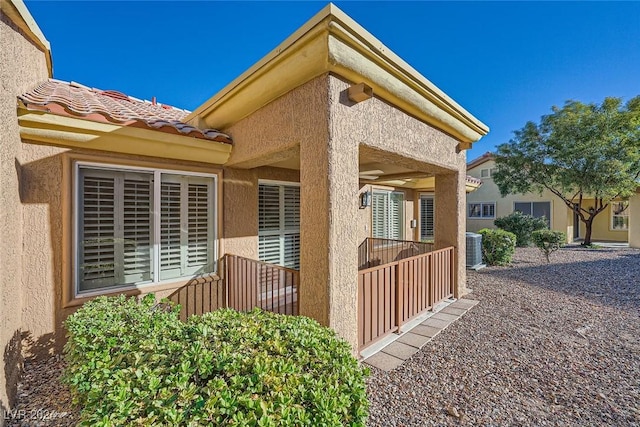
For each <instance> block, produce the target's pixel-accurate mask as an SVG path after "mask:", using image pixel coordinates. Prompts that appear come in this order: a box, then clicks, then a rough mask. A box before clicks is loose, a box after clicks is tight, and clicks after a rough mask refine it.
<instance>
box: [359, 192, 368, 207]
mask: <svg viewBox="0 0 640 427" xmlns="http://www.w3.org/2000/svg"><path fill="white" fill-rule="evenodd" d="M369 206H371V191H365V192H364V193H360V209H364V208H366V207H369Z"/></svg>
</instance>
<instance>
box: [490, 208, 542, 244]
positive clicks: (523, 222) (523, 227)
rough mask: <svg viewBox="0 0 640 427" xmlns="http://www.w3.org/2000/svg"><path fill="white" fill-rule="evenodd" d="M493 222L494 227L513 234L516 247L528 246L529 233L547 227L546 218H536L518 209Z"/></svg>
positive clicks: (529, 241) (529, 240) (529, 242)
mask: <svg viewBox="0 0 640 427" xmlns="http://www.w3.org/2000/svg"><path fill="white" fill-rule="evenodd" d="M493 223H494V224H495V226H496V227H498V228H501V229H503V230H505V231H509V232H511V233H513V234H515V235H516V246H518V247H525V246H529V245H530V244H531V233H533V232H534V231H536V230H543V229H546V228H547V220H546V219H545V218H536V217H534V216H531V215H525V214H523V213H522V212H519V211H515V212H514V213H512V214H510V215H507V216H503V217H501V218H497V219H496V220H495V221H493Z"/></svg>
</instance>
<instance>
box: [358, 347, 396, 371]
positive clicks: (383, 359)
mask: <svg viewBox="0 0 640 427" xmlns="http://www.w3.org/2000/svg"><path fill="white" fill-rule="evenodd" d="M402 362H404V360H402V359H398V358H397V357H394V356H392V355H390V354H387V353H383V352H379V353H376V354H374V355H373V356H371V357H369V358H368V359H365V361H364V363H366V364H367V365H371V366H373V367H376V368H378V369H382V370H383V371H390V370H392V369H395V368H397V367H398V366H400V365H402Z"/></svg>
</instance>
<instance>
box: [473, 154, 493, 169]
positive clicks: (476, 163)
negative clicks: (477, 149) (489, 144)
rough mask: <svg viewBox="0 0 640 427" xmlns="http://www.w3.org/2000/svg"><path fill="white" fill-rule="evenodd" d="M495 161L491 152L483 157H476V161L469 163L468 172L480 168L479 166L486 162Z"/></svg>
mask: <svg viewBox="0 0 640 427" xmlns="http://www.w3.org/2000/svg"><path fill="white" fill-rule="evenodd" d="M493 159H494V156H493V153H492V152H490V151H487V152H486V153H484V154H483V155H482V156H480V157H476V158H475V159H473V160H471V161H470V162H469V163H467V170H469V169H473V168H475V167H476V166H479V165H481V164H483V163H484V162H488V161H489V160H493Z"/></svg>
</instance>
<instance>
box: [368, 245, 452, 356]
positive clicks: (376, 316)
mask: <svg viewBox="0 0 640 427" xmlns="http://www.w3.org/2000/svg"><path fill="white" fill-rule="evenodd" d="M358 258H359V259H358V265H359V268H360V270H359V271H358V350H359V351H360V352H362V351H363V350H365V349H366V348H368V347H369V346H371V345H374V344H375V343H377V342H379V341H380V340H383V339H384V338H385V337H387V336H388V335H390V334H392V333H400V332H401V328H402V326H403V325H405V324H407V323H408V322H411V321H412V320H413V319H415V318H417V317H418V316H421V315H423V314H425V313H426V312H427V311H428V310H431V309H433V308H434V307H435V306H436V305H437V304H439V303H440V302H442V301H444V300H447V299H449V298H451V297H453V294H454V288H455V275H454V269H453V266H454V265H455V262H454V259H455V248H454V247H447V248H443V249H438V250H434V246H433V244H430V243H424V242H414V241H407V240H393V239H379V238H367V239H365V240H364V242H362V244H361V245H360V247H359V248H358Z"/></svg>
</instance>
